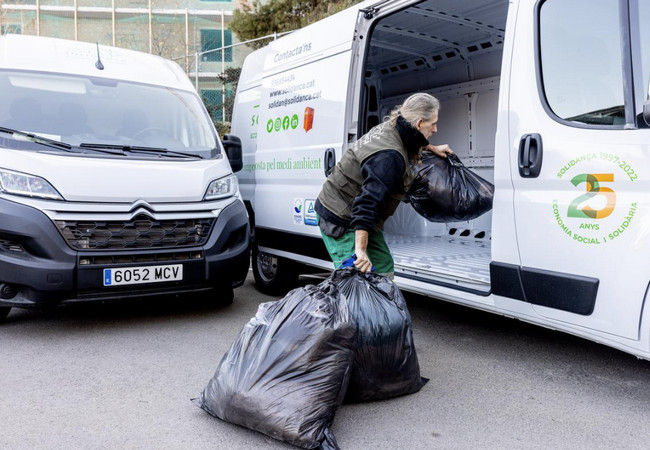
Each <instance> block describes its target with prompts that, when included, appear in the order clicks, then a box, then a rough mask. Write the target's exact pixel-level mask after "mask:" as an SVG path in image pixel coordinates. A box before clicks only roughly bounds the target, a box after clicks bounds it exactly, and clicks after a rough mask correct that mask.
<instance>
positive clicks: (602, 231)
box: [508, 0, 650, 340]
mask: <svg viewBox="0 0 650 450" xmlns="http://www.w3.org/2000/svg"><path fill="white" fill-rule="evenodd" d="M629 16H630V14H629V12H628V11H627V2H626V1H621V2H611V1H593V0H568V1H567V0H546V1H543V2H538V1H537V0H523V1H522V2H520V5H519V14H518V19H517V25H516V28H517V36H516V40H515V43H514V49H513V55H512V72H511V74H510V77H511V82H510V100H509V108H508V109H509V136H510V139H509V142H510V146H511V148H510V151H511V161H510V164H511V174H512V180H513V186H514V190H515V195H514V202H515V215H516V228H517V242H518V246H519V252H520V257H521V266H520V267H519V268H513V269H512V270H514V271H517V270H518V271H519V274H518V276H519V277H520V279H521V283H522V285H523V292H519V294H518V295H520V296H521V298H520V299H521V300H526V301H528V302H530V303H532V304H533V305H534V310H535V311H536V313H538V314H539V315H541V316H544V317H546V318H549V319H552V320H556V321H562V322H568V323H570V324H573V325H575V326H577V327H583V328H589V329H594V330H600V331H603V332H605V333H609V334H613V335H618V336H621V337H624V338H628V339H634V340H636V339H639V320H640V315H641V311H642V308H643V302H644V298H645V294H646V290H647V288H648V280H649V279H650V273H649V272H650V271H649V269H648V265H647V264H646V263H640V261H639V259H638V256H639V255H640V254H641V252H639V250H641V249H646V250H647V247H648V238H647V232H644V230H643V228H644V227H643V224H642V223H641V220H640V217H639V216H640V215H641V212H642V210H641V205H643V204H648V201H649V199H648V196H649V194H648V192H649V190H648V189H647V186H646V187H642V185H643V186H644V181H643V179H644V178H647V176H648V174H649V173H650V167H649V164H648V162H647V161H648V158H647V155H648V154H649V150H650V148H649V146H648V144H647V143H648V142H649V139H648V137H649V136H648V130H641V129H638V128H637V123H636V121H635V111H634V94H633V83H632V75H631V74H632V70H631V57H630V55H631V53H632V52H631V51H630V46H629V45H630V33H629V27H628V17H629ZM632 16H633V17H634V15H633V14H632ZM533 48H534V49H535V52H531V49H533ZM582 332H586V333H588V332H589V331H587V330H584V329H583V331H582Z"/></svg>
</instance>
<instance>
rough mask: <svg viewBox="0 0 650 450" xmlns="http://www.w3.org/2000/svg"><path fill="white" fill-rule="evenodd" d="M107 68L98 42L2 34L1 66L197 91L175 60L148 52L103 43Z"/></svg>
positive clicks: (102, 48)
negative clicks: (97, 63) (98, 62)
mask: <svg viewBox="0 0 650 450" xmlns="http://www.w3.org/2000/svg"><path fill="white" fill-rule="evenodd" d="M99 55H100V57H101V61H102V64H103V66H104V70H99V69H97V67H95V62H96V61H97V44H93V43H89V42H79V41H71V40H66V39H58V38H50V37H42V36H29V35H19V34H8V35H4V36H0V69H15V70H31V71H39V72H54V73H65V74H74V75H85V76H92V77H98V78H109V79H118V80H128V81H135V82H140V83H147V84H154V85H160V86H166V87H174V88H178V89H183V90H194V86H193V85H192V83H191V82H190V81H189V79H188V78H187V75H186V74H185V72H183V70H182V69H181V68H180V66H179V65H178V64H176V63H175V62H172V61H169V60H166V59H164V58H161V57H159V56H155V55H151V54H148V53H142V52H137V51H134V50H126V49H122V48H117V47H109V46H105V45H99Z"/></svg>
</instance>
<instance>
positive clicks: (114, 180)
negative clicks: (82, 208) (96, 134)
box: [0, 149, 232, 203]
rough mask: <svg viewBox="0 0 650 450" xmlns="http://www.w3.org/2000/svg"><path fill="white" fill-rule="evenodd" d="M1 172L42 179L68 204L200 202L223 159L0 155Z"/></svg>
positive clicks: (225, 171) (226, 170)
mask: <svg viewBox="0 0 650 450" xmlns="http://www.w3.org/2000/svg"><path fill="white" fill-rule="evenodd" d="M0 151H1V153H2V158H1V159H0V168H3V169H8V170H13V171H16V172H22V173H26V174H29V175H35V176H38V177H41V178H44V179H45V180H46V181H48V182H49V183H50V184H51V185H52V186H53V187H54V188H55V189H56V190H57V191H58V192H59V194H61V195H62V196H63V198H64V199H65V200H66V201H69V202H93V203H97V202H99V203H131V202H134V201H136V200H144V201H147V202H149V203H165V202H173V203H179V202H200V201H201V200H202V199H203V196H204V195H205V192H206V190H207V188H208V185H209V184H210V182H212V181H214V180H216V179H219V178H221V177H224V176H227V175H230V174H232V170H231V169H230V164H229V162H228V160H227V159H225V158H223V157H220V158H218V159H210V160H206V159H203V160H195V159H182V160H176V159H175V160H170V159H135V158H129V157H125V158H123V159H121V158H120V159H117V158H106V157H104V156H103V155H102V156H100V157H95V156H94V155H92V156H88V155H86V156H77V155H74V154H69V155H68V154H60V153H56V154H55V153H44V152H28V151H18V150H7V149H1V150H0Z"/></svg>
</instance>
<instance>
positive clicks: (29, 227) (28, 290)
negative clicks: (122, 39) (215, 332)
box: [0, 35, 250, 319]
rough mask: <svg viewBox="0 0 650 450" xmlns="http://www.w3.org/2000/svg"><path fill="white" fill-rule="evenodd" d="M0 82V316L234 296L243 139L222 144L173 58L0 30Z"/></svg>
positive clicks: (244, 230)
mask: <svg viewBox="0 0 650 450" xmlns="http://www.w3.org/2000/svg"><path fill="white" fill-rule="evenodd" d="M0 93H1V95H0V319H4V318H5V317H6V315H7V314H8V313H9V310H10V308H11V307H14V306H17V307H40V306H51V305H55V304H58V303H61V302H71V301H82V300H106V299H113V298H128V297H136V296H137V297H141V296H151V295H158V294H177V293H185V292H197V293H205V294H207V295H211V294H213V295H214V300H215V301H225V302H230V301H232V297H233V292H232V289H233V287H236V286H239V285H241V284H242V283H243V281H244V279H245V278H246V275H247V272H248V268H249V265H250V249H249V234H250V230H249V221H248V215H247V212H246V208H245V206H244V204H243V203H242V199H241V195H240V194H239V190H238V183H237V178H236V177H235V175H234V174H233V170H238V169H240V168H241V146H240V145H239V146H238V142H237V139H234V138H233V139H224V144H226V148H225V149H224V145H222V143H221V142H220V141H219V138H218V136H217V133H216V131H215V129H214V125H213V123H212V121H211V120H210V117H209V116H208V114H207V112H206V110H205V107H204V106H203V103H202V102H201V99H200V98H199V96H198V95H197V93H196V90H195V89H194V87H193V85H192V84H191V83H190V81H189V79H188V78H187V76H186V75H185V73H184V72H183V71H182V69H181V68H180V67H179V66H178V65H177V64H176V63H173V62H170V61H167V60H164V59H162V58H159V57H156V56H152V55H148V54H144V53H139V52H134V51H128V50H123V49H117V48H111V47H105V46H101V45H99V46H98V45H95V44H89V43H82V42H74V41H66V40H60V39H52V38H43V37H34V36H19V35H7V36H3V37H0ZM227 153H228V154H230V155H231V160H230V162H229V158H228V157H227V156H226V154H227ZM231 166H232V168H231Z"/></svg>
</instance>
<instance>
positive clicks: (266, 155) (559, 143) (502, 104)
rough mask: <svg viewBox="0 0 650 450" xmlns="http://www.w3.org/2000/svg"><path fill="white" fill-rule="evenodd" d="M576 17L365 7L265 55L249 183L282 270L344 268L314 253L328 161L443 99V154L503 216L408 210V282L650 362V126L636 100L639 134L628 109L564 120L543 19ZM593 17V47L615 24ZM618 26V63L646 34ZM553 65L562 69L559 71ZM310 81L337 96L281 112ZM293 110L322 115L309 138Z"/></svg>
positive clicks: (404, 283) (402, 5)
mask: <svg viewBox="0 0 650 450" xmlns="http://www.w3.org/2000/svg"><path fill="white" fill-rule="evenodd" d="M623 3H625V2H623ZM547 4H548V5H552V6H548V7H546V6H545V5H547ZM555 5H560V6H555ZM567 5H568V6H567ZM576 5H577V3H576ZM630 5H632V6H630V7H634V8H636V7H637V6H638V7H642V6H643V5H636V3H635V2H631V3H630ZM610 6H611V5H610ZM564 7H566V8H568V9H570V8H571V7H572V5H569V4H568V2H567V3H562V2H559V1H557V0H545V1H538V0H510V1H506V0H503V1H499V0H495V1H487V2H484V3H481V4H480V5H478V4H477V3H476V2H464V1H453V0H425V1H382V2H372V1H371V2H364V3H363V4H360V5H357V6H355V7H353V8H350V9H349V10H347V11H345V12H344V13H341V14H338V15H334V16H332V17H329V18H327V19H325V20H323V21H320V22H318V23H316V24H313V25H310V26H308V27H305V28H304V29H302V30H299V31H297V32H295V33H292V34H291V35H289V36H287V37H285V38H282V39H279V40H277V41H275V42H273V43H272V44H271V45H269V46H268V47H266V48H264V49H262V50H259V51H257V52H254V53H252V54H251V55H250V56H249V57H248V59H247V64H248V63H251V62H252V61H255V64H254V66H255V67H260V65H263V74H262V79H261V81H260V82H259V84H256V88H255V89H256V95H257V96H258V97H257V98H259V99H260V106H259V107H258V108H257V110H258V114H259V125H258V128H257V130H256V133H257V139H256V141H255V145H251V146H250V147H249V149H246V148H244V153H245V155H246V158H247V160H246V162H247V164H248V169H249V170H248V172H244V173H242V174H241V175H239V177H240V179H241V180H242V183H243V182H244V180H252V183H253V184H254V186H251V187H249V189H248V190H247V191H244V190H242V192H243V193H244V200H245V201H249V202H251V203H252V211H253V213H254V215H255V226H256V233H257V234H258V235H259V236H260V237H261V239H260V240H259V242H258V246H259V251H260V252H263V253H266V254H268V255H272V256H273V257H274V258H272V260H274V261H275V260H277V261H279V262H282V260H283V259H284V260H287V261H292V262H298V263H302V264H307V265H310V266H315V267H319V268H328V267H329V268H331V263H330V261H329V260H328V259H327V257H326V256H322V255H323V254H322V253H320V255H321V256H319V254H318V252H317V251H315V250H314V248H313V247H314V246H316V245H317V239H318V238H319V235H320V232H319V229H318V227H317V226H315V222H314V215H313V214H311V213H310V212H309V211H308V209H309V205H311V204H313V200H314V199H315V198H316V196H317V195H318V193H319V192H320V188H321V186H322V183H323V182H324V180H325V174H324V170H323V169H324V167H323V165H324V164H325V156H326V153H324V152H325V151H326V150H327V149H328V148H332V149H334V150H335V155H336V160H337V161H338V160H339V159H340V157H341V152H342V151H345V150H346V149H347V147H348V146H349V145H350V144H351V143H353V142H354V141H355V140H356V139H358V138H359V137H360V136H361V135H362V134H363V133H364V132H365V131H367V129H369V128H370V127H371V126H372V125H373V124H375V123H378V121H380V120H381V119H382V118H383V117H384V116H385V115H386V114H387V113H388V112H389V111H390V109H391V108H392V107H393V106H394V105H396V104H399V103H400V102H401V101H402V100H403V99H405V98H406V97H407V96H408V95H409V94H411V93H414V92H418V91H425V92H429V93H431V94H433V95H435V96H436V97H438V98H439V99H440V101H441V109H440V115H439V123H438V133H437V134H436V135H434V137H433V138H432V143H434V144H441V143H447V144H449V145H450V146H451V147H452V148H453V149H454V150H455V151H456V153H457V154H459V156H460V157H461V159H462V160H463V162H464V163H465V165H466V166H467V167H469V168H471V169H472V170H473V171H475V172H476V173H477V174H479V175H480V176H482V177H484V178H485V179H487V180H489V181H492V182H493V183H494V185H495V196H494V201H493V209H492V211H491V212H490V213H488V214H485V215H484V216H481V217H479V218H477V219H474V220H472V221H468V222H454V223H431V222H427V221H425V220H423V219H422V218H421V217H419V216H418V215H417V214H416V213H415V212H414V211H413V209H412V208H411V207H410V206H408V205H401V206H400V207H399V208H398V210H397V211H396V213H395V215H394V216H393V217H392V218H391V219H389V220H388V221H387V222H386V225H385V229H384V232H385V235H386V239H387V241H388V244H389V247H390V249H391V253H393V256H394V259H395V263H396V271H395V282H396V283H397V284H398V285H399V286H400V287H401V288H402V289H405V290H408V291H412V292H417V293H420V294H424V295H428V296H431V297H436V298H441V299H444V300H449V301H453V302H456V303H460V304H463V305H467V306H471V307H475V308H479V309H483V310H486V311H491V312H494V313H498V314H503V315H506V316H509V317H515V318H518V319H521V320H525V321H527V322H531V323H535V324H538V325H542V326H545V327H548V328H552V329H558V330H562V331H565V332H569V333H572V334H575V335H578V336H581V337H584V338H587V339H590V340H593V341H596V342H600V343H604V344H606V345H609V346H612V347H615V348H618V349H621V350H623V351H626V352H629V353H632V354H635V355H637V356H639V357H643V358H650V323H649V320H648V317H647V316H648V313H647V311H646V309H647V308H645V301H646V296H647V291H648V286H649V283H650V268H648V265H647V264H644V263H643V257H642V256H643V255H644V254H645V253H647V252H648V250H650V247H649V245H650V242H648V234H649V232H648V230H649V229H650V226H648V225H647V223H646V222H647V219H646V218H647V216H648V213H649V210H648V205H650V198H648V196H649V195H650V194H648V193H649V192H650V189H646V188H645V185H646V184H647V183H648V181H647V177H646V174H648V173H650V163H648V162H647V159H648V158H647V154H649V153H650V146H649V144H648V142H650V141H649V140H648V137H650V130H649V129H648V128H646V127H644V126H643V124H642V123H641V122H635V120H634V117H632V116H631V113H630V111H632V110H633V108H629V106H627V107H626V108H627V109H626V112H625V114H626V116H625V120H626V121H627V122H626V124H625V125H623V124H619V123H618V122H616V121H617V120H620V117H619V116H616V114H617V113H616V112H612V113H611V114H612V116H611V117H614V119H613V120H614V122H611V123H605V122H602V124H601V123H600V122H598V120H600V117H599V115H598V114H596V113H594V114H593V116H594V118H593V120H594V121H593V122H589V121H588V120H586V119H585V121H581V120H582V119H578V118H571V117H569V118H564V119H563V118H560V117H559V116H560V115H561V112H560V111H562V108H564V107H565V106H563V105H564V104H563V103H562V102H563V101H564V98H563V95H565V96H568V95H569V94H570V93H571V89H566V88H565V89H564V90H559V91H553V89H551V88H550V87H549V88H548V92H547V91H545V85H544V80H543V79H542V75H541V72H542V70H543V67H542V62H541V61H542V58H541V56H540V52H541V50H540V48H541V47H542V39H547V40H548V39H549V38H548V35H552V34H553V33H549V32H546V31H545V33H546V34H544V33H540V32H539V30H540V27H541V25H540V21H541V20H542V19H540V17H542V14H548V15H549V17H551V16H552V14H553V11H554V9H553V8H564ZM600 7H605V6H602V5H601V6H599V8H600ZM612 8H613V14H618V12H617V11H616V9H615V8H614V7H612ZM559 10H560V9H558V11H559ZM595 10H596V7H594V11H595ZM581 11H587V10H584V8H583V9H581ZM592 13H593V14H595V15H594V16H593V18H590V20H586V21H585V22H584V23H582V24H581V25H580V27H575V29H571V28H573V27H565V29H567V28H569V29H570V30H569V32H574V33H578V34H576V36H575V38H576V39H574V40H573V41H572V43H575V42H579V39H580V38H583V39H585V40H586V41H589V40H591V41H593V35H590V34H589V33H596V34H598V33H599V31H593V27H594V25H593V24H592V23H596V20H601V19H602V18H603V17H606V16H607V15H606V14H601V13H602V11H601V12H599V13H598V14H600V15H597V13H596V12H593V11H588V12H586V13H585V14H586V16H585V17H588V16H589V14H592ZM630 14H631V16H632V17H633V19H634V16H635V14H633V12H630ZM644 14H647V12H644ZM589 17H590V16H589ZM643 17H646V16H643ZM543 20H546V19H543ZM548 20H550V19H548ZM639 20H641V19H639ZM427 21H429V22H430V23H429V24H427ZM621 23H622V21H621ZM622 26H623V25H622ZM631 26H632V27H634V26H636V25H635V24H634V23H632V25H631ZM548 29H549V30H550V29H552V27H549V28H548ZM635 30H636V28H635ZM609 32H610V34H609V35H608V36H609V37H610V40H609V41H607V42H606V43H605V44H606V45H603V46H602V48H603V49H604V50H603V53H604V56H609V55H611V54H612V53H615V51H616V48H618V47H620V43H619V41H618V39H611V37H612V36H613V35H615V34H616V33H621V34H623V35H625V33H627V32H629V30H627V31H626V30H620V31H619V30H618V29H614V30H610V31H609ZM635 32H636V31H635ZM579 33H587V34H586V35H584V36H582V35H580V34H579ZM612 33H613V34H612ZM632 36H633V39H636V38H638V36H637V35H636V34H634V33H632ZM646 40H647V38H646ZM306 42H309V45H310V48H314V49H317V48H318V49H323V50H322V51H321V52H320V53H319V54H318V58H316V57H311V55H310V54H309V53H307V54H305V53H304V52H303V53H300V52H298V51H297V50H296V52H294V53H296V55H295V57H294V56H289V57H287V58H286V59H283V60H282V64H280V65H279V66H277V67H276V66H275V65H274V63H277V62H278V61H277V55H278V54H289V53H286V52H290V49H298V48H304V47H301V46H302V45H304V43H306ZM445 42H447V43H449V44H448V45H447V47H446V48H445ZM545 42H546V41H545ZM623 42H624V40H623ZM427 44H428V45H429V46H430V47H431V50H430V51H429V53H427V50H426V48H427ZM544 45H547V44H544ZM630 45H631V46H632V47H634V46H635V45H638V44H637V43H634V42H633V43H632V44H630ZM545 48H550V47H549V46H547V47H545ZM577 48H579V47H577ZM643 48H645V47H643ZM335 49H336V50H335ZM636 51H638V49H635V52H636ZM549 52H550V50H549ZM639 53H640V52H639ZM551 56H554V55H551ZM638 56H639V55H638V54H637V53H634V52H633V58H637V57H638ZM644 56H645V55H644ZM637 59H638V60H637ZM637 59H634V60H633V61H632V65H634V68H635V70H634V82H635V83H634V84H635V85H634V86H632V82H631V79H630V82H629V83H628V82H627V81H628V80H625V83H622V84H626V86H627V88H625V89H634V90H635V97H636V98H637V99H638V98H639V97H640V96H643V97H645V96H646V94H647V92H646V91H647V80H643V77H646V76H647V72H648V70H647V68H646V67H645V66H644V67H643V70H644V72H643V75H639V74H640V73H642V70H641V68H640V61H639V60H640V59H641V58H637ZM646 59H647V57H646ZM551 60H552V59H551V58H548V59H547V60H546V61H548V62H547V64H548V67H549V69H548V70H550V69H551V68H552V66H551V64H550V61H551ZM612 70H614V71H616V70H621V71H623V72H624V71H625V70H626V69H625V67H623V68H621V67H619V66H617V65H615V64H614V65H611V67H608V68H603V69H601V71H602V72H603V73H606V72H611V71H612ZM552 75H553V74H551V75H550V76H549V77H547V78H549V79H550V77H551V76H552ZM623 76H624V77H625V76H626V74H625V73H624V74H623ZM242 77H243V78H247V77H248V76H247V75H245V74H244V73H242ZM312 81H313V85H310V86H306V85H304V84H305V83H306V82H312ZM292 83H293V84H292ZM644 83H645V87H644V86H641V87H640V85H643V84H644ZM296 85H300V86H299V87H297V88H296V89H297V90H296V92H299V93H300V94H309V93H310V90H309V89H310V88H311V87H312V86H313V87H317V89H321V88H322V92H323V95H322V96H321V97H320V98H318V99H313V100H310V101H307V100H304V101H303V102H302V103H294V104H292V105H288V104H287V105H284V104H282V105H280V104H279V103H276V104H273V101H274V99H275V98H277V97H276V96H277V95H280V100H282V99H286V98H290V97H287V96H286V95H285V94H278V91H279V89H278V88H277V86H282V87H283V88H284V87H285V86H292V87H296ZM580 88H581V87H580V86H578V87H577V88H575V89H580ZM247 89H248V88H244V89H242V90H241V91H240V92H238V94H237V100H236V104H238V103H239V102H240V100H239V99H240V95H242V97H241V98H242V99H243V98H247V97H246V96H245V95H248V94H247V92H248V91H247ZM639 90H641V92H639V93H637V92H636V91H639ZM625 95H627V94H625ZM547 96H548V97H549V98H547ZM587 99H589V96H587ZM625 100H626V102H627V101H628V100H629V96H626V97H625ZM552 102H555V103H552ZM244 103H245V102H244ZM587 103H588V100H586V101H585V105H586V104H587ZM566 104H567V105H568V104H569V103H566ZM626 104H627V103H626ZM293 105H301V106H309V107H312V108H314V109H315V110H316V113H315V114H314V122H313V124H312V126H313V127H312V128H311V129H310V130H309V131H305V130H304V129H301V127H297V128H296V130H294V131H292V130H291V126H290V124H289V129H288V130H286V131H287V132H286V133H285V132H282V131H284V130H282V119H283V118H284V117H285V116H289V117H291V115H292V114H294V113H297V112H299V111H298V110H297V109H296V108H294V107H293ZM596 106H600V107H603V106H612V105H597V104H596V103H594V107H593V108H591V109H592V110H593V109H598V108H597V107H596ZM553 108H556V109H557V111H558V112H554V111H553ZM585 110H590V109H589V108H587V107H586V108H585ZM321 112H326V114H320V113H321ZM639 112H640V108H639V106H638V104H637V106H636V113H637V114H638V113H639ZM607 114H608V112H607V111H606V112H605V113H603V116H604V118H603V119H602V120H606V119H607V118H608V117H610V116H607ZM570 115H571V114H565V115H564V116H563V117H568V116H570ZM278 118H280V122H279V126H280V130H281V131H279V132H278V131H276V129H275V123H276V120H277V119H278ZM300 120H301V121H300V122H299V123H300V125H302V124H303V123H304V122H303V117H302V116H300ZM319 120H322V121H320V122H319ZM637 120H638V118H637ZM637 124H638V125H637ZM267 125H269V129H270V130H271V131H267V129H266V126H267ZM321 126H324V127H325V128H326V129H327V132H325V131H324V130H323V129H322V128H320V127H321ZM247 132H248V131H247V129H246V120H245V119H244V118H242V117H240V116H239V115H238V114H237V113H235V115H234V121H233V133H234V134H238V135H244V136H245V135H246V133H247ZM527 137H528V139H527ZM537 139H539V140H537ZM526 142H532V143H533V147H531V148H532V150H531V152H532V154H534V153H535V151H536V150H535V149H536V148H537V147H535V143H538V144H539V148H543V158H542V159H541V172H540V173H539V175H532V176H531V175H530V174H529V173H526V170H527V169H520V164H521V160H522V157H523V156H524V155H529V154H528V153H527V151H526V152H525V151H524V149H528V148H529V147H527V146H526V145H525V144H526ZM249 150H250V151H249ZM539 153H542V152H539ZM531 157H532V156H531ZM306 158H308V160H306ZM317 159H318V160H319V162H320V163H321V165H320V167H318V168H317V169H316V168H308V169H307V170H304V171H301V170H297V169H294V168H293V164H294V163H295V162H297V161H307V162H309V161H316V160H317ZM314 166H316V164H315V163H314ZM290 167H291V169H290ZM522 170H523V172H522ZM253 174H254V176H253ZM247 177H248V178H247ZM580 214H582V215H583V216H584V218H583V219H580V217H579V215H580ZM262 237H263V238H262ZM312 238H313V239H312ZM254 263H255V262H254ZM275 267H276V268H277V267H279V265H278V266H275ZM258 270H259V268H258ZM256 280H257V278H256Z"/></svg>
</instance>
